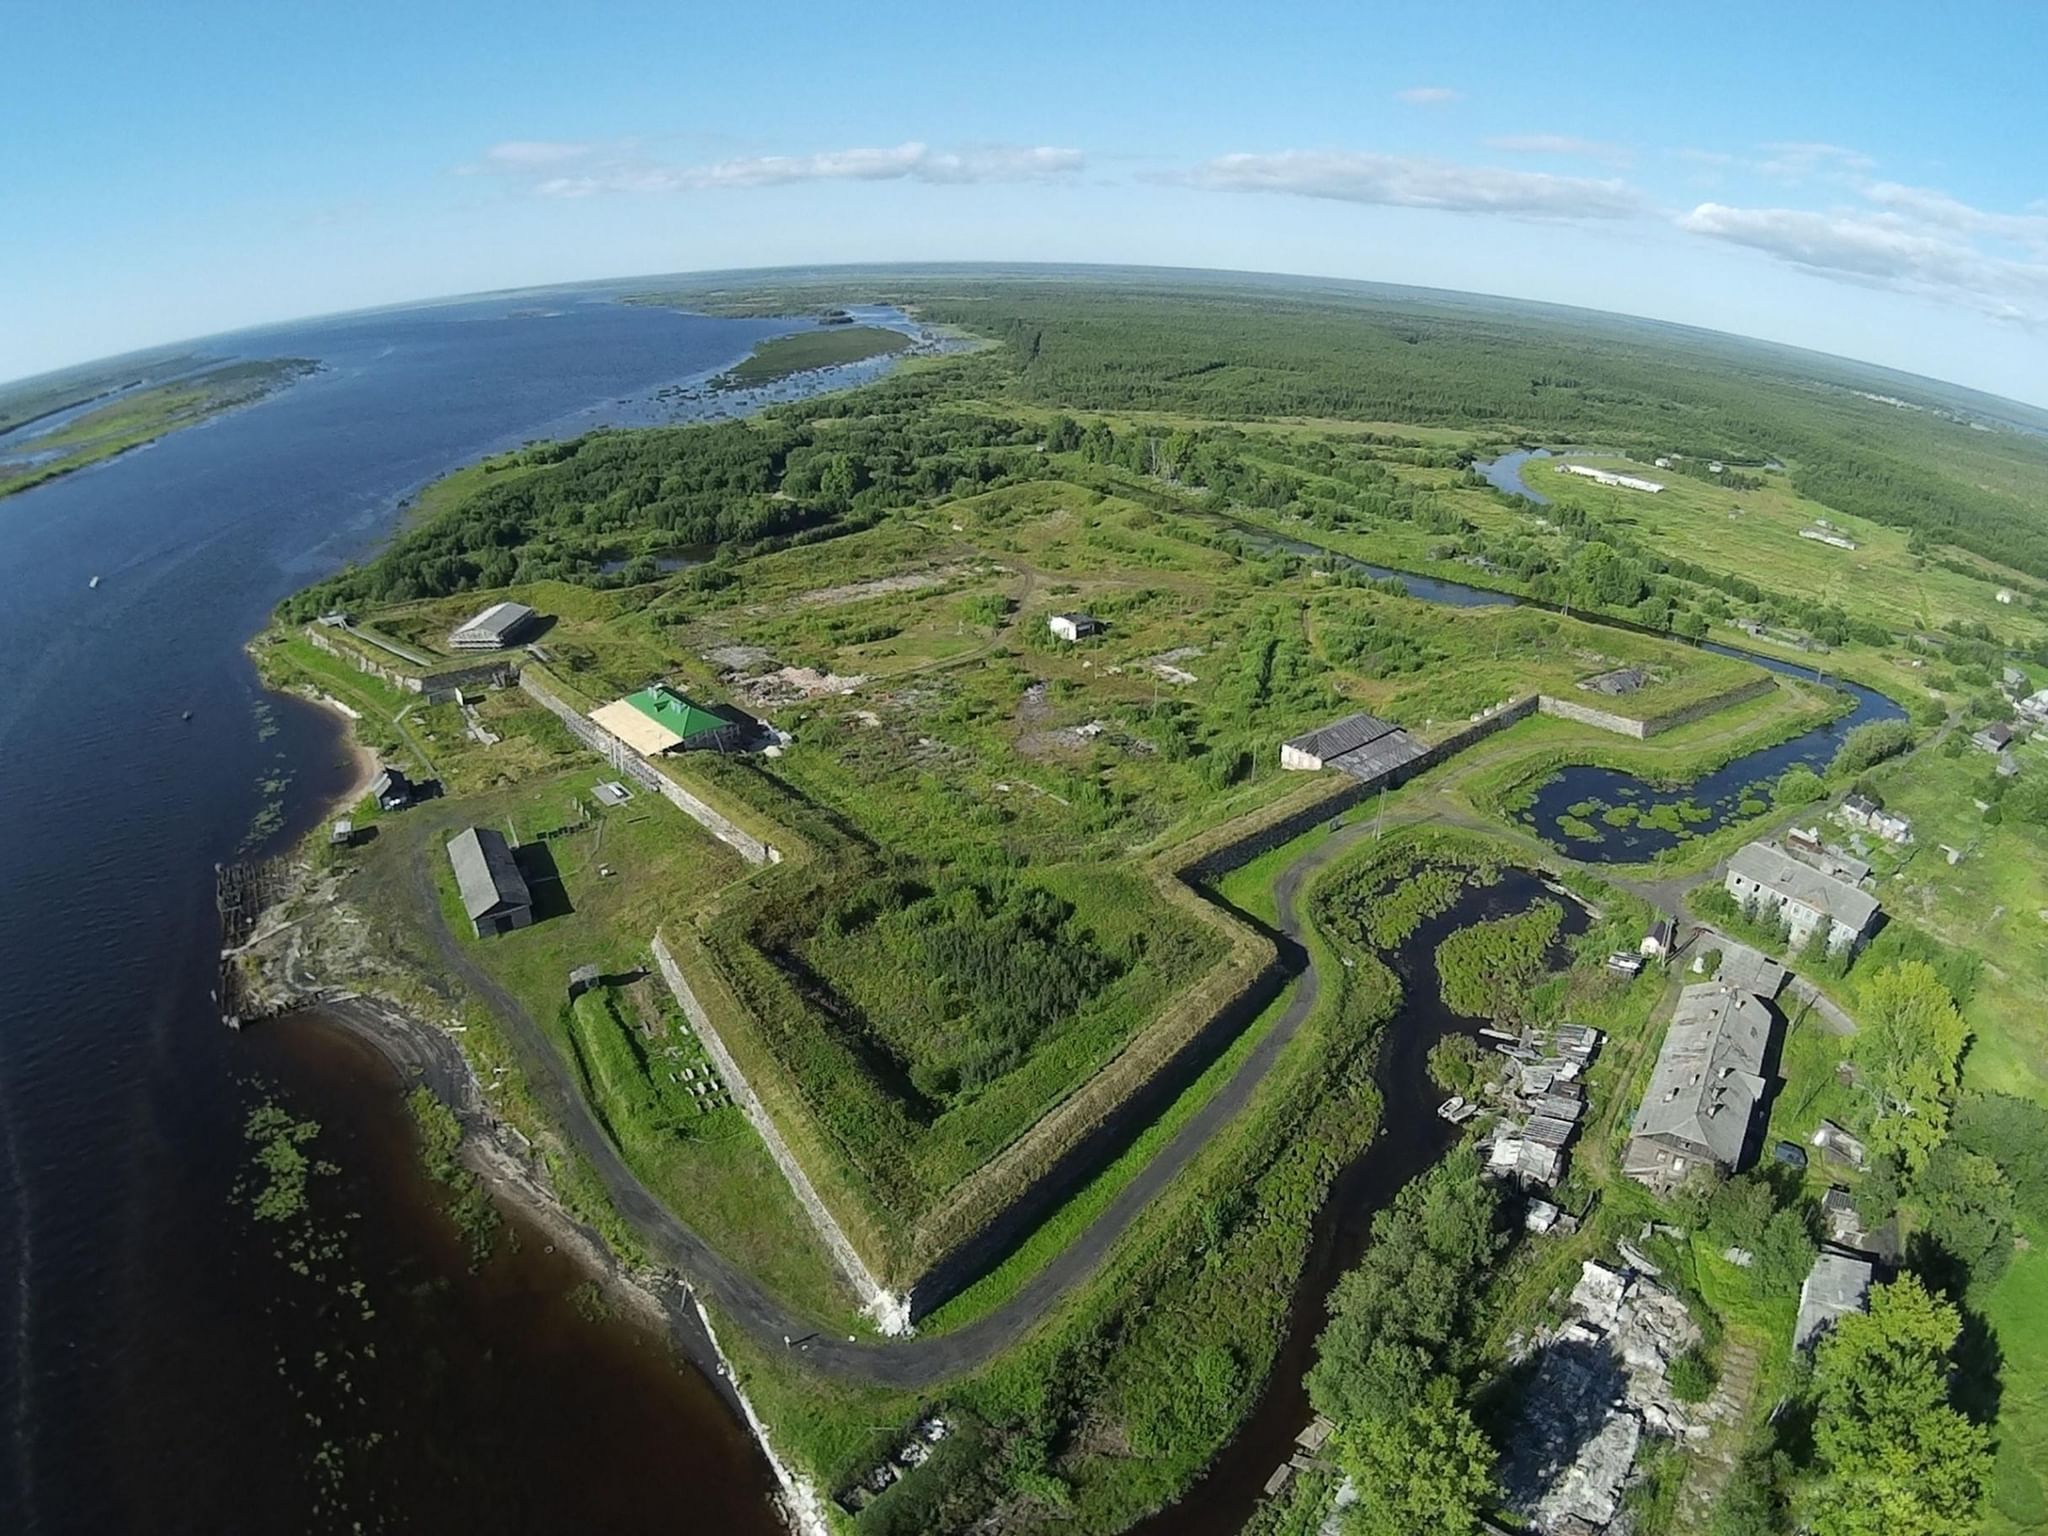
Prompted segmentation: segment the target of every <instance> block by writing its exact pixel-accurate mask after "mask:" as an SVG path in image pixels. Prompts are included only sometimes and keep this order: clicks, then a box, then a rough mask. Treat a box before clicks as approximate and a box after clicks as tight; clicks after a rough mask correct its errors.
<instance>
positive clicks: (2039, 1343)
mask: <svg viewBox="0 0 2048 1536" xmlns="http://www.w3.org/2000/svg"><path fill="white" fill-rule="evenodd" d="M2021 1230H2022V1236H2023V1237H2024V1239H2025V1241H2026V1244H2027V1246H2026V1248H2025V1250H2024V1251H2023V1252H2021V1253H2018V1254H2016V1255H2014V1257H2013V1261H2012V1265H2011V1267H2010V1268H2008V1269H2007V1270H2006V1272H2005V1273H2004V1274H2003V1275H2001V1276H2000V1277H1999V1281H1998V1284H1997V1285H1996V1286H1995V1287H1993V1288H1992V1291H1991V1294H1990V1295H1989V1296H1987V1297H1986V1298H1985V1299H1984V1313H1985V1316H1986V1317H1987V1318H1988V1319H1989V1320H1990V1322H1991V1326H1992V1329H1993V1330H1994V1331H1995V1332H1996V1333H1997V1335H1998V1347H1999V1352H2000V1354H2001V1356H2002V1362H2001V1365H2000V1369H1999V1387H2000V1392H2001V1395H2000V1398H1999V1404H1998V1425H1997V1434H1998V1461H1997V1464H1996V1465H1995V1466H1994V1467H1993V1469H1992V1474H1991V1499H1990V1507H1989V1509H1988V1511H1987V1512H1986V1515H1985V1520H1984V1530H1985V1532H1986V1536H2018V1533H2020V1532H2038V1531H2048V1229H2044V1228H2042V1227H2041V1226H2040V1225H2039V1224H2038V1223H2029V1224H2026V1225H2024V1226H2023V1227H2022V1229H2021Z"/></svg>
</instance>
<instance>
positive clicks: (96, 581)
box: [86, 576, 100, 587]
mask: <svg viewBox="0 0 2048 1536" xmlns="http://www.w3.org/2000/svg"><path fill="white" fill-rule="evenodd" d="M99 584H100V579H99V577H97V576H95V577H93V579H92V580H91V581H88V582H87V583H86V585H87V586H88V587H97V586H98V585H99Z"/></svg>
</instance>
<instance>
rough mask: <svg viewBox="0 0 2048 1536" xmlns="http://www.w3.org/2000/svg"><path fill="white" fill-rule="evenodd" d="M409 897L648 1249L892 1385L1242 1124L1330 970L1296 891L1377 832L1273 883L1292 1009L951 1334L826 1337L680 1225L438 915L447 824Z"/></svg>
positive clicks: (1077, 1253)
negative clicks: (1083, 1221) (1307, 937)
mask: <svg viewBox="0 0 2048 1536" xmlns="http://www.w3.org/2000/svg"><path fill="white" fill-rule="evenodd" d="M407 830H408V833H409V836H408V841H407V845H406V847H405V848H403V849H401V850H399V856H400V857H401V858H403V859H404V861H405V865H406V869H407V878H406V880H405V882H404V894H405V897H406V899H407V901H408V904H409V905H410V906H411V907H412V909H413V911H412V917H413V921H414V922H415V924H416V925H417V926H418V927H419V929H420V931H421V932H422V933H423V934H425V935H426V936H427V938H428V940H429V941H430V942H431V943H432V945H433V946H434V949H435V952H436V953H437V954H438V956H439V957H440V959H441V961H442V962H443V963H444V964H445V965H446V966H447V967H448V969H449V970H450V971H451V972H453V973H454V974H455V975H457V976H459V977H460V978H461V979H462V981H463V983H464V984H465V985H466V986H467V987H468V988H469V989H470V990H471V992H472V993H474V995H475V996H476V997H478V998H479V999H481V1000H482V1001H483V1003H484V1004H485V1005H486V1006H487V1007H489V1008H490V1009H491V1011H492V1012H493V1013H494V1014H496V1015H497V1016H498V1018H499V1020H500V1021H501V1022H502V1023H503V1024H504V1025H505V1028H506V1030H507V1032H508V1033H509V1035H510V1037H511V1041H512V1044H513V1047H514V1049H515V1050H516V1051H517V1052H518V1055H519V1058H520V1063H521V1065H522V1066H523V1067H524V1068H525V1070H526V1073H527V1077H528V1081H529V1083H530V1085H531V1087H532V1090H533V1093H534V1097H535V1098H536V1099H537V1100H538V1101H539V1103H540V1105H541V1107H542V1109H543V1110H544V1111H545V1112H546V1113H547V1115H548V1117H549V1119H550V1120H551V1122H552V1123H553V1124H554V1125H556V1126H557V1127H559V1128H560V1129H561V1130H562V1131H563V1132H564V1133H565V1134H566V1135H567V1136H568V1137H569V1139H570V1140H571V1141H573V1142H574V1143H575V1145H576V1148H577V1150H578V1151H579V1152H581V1153H582V1154H583V1156H584V1157H585V1158H587V1159H588V1160H589V1162H590V1165H591V1167H592V1168H593V1169H594V1170H595V1171H596V1173H597V1177H598V1180H599V1182H600V1183H601V1184H603V1186H604V1189H605V1193H606V1194H607V1195H608V1196H609V1197H610V1199H611V1201H612V1204H613V1205H614V1206H615V1207H616V1208H617V1210H618V1212H619V1214H620V1215H621V1216H622V1217H623V1218H624V1219H625V1220H626V1222H627V1223H628V1224H629V1225H631V1226H632V1228H633V1230H634V1232H635V1233H636V1234H637V1235H638V1236H639V1238H640V1240H641V1242H642V1243H644V1244H645V1245H646V1247H647V1250H648V1252H649V1253H650V1254H652V1255H653V1256H654V1257H655V1258H656V1259H658V1260H659V1261H660V1262H662V1263H664V1264H666V1265H669V1266H670V1267H672V1268H673V1269H674V1270H675V1271H676V1272H677V1273H678V1274H680V1275H681V1276H682V1277H683V1278H684V1279H685V1280H687V1281H688V1282H689V1283H690V1284H692V1285H694V1286H696V1287H697V1288H698V1289H699V1290H701V1291H702V1292H703V1293H704V1294H705V1295H707V1296H708V1297H710V1298H712V1299H713V1300H714V1301H716V1302H717V1304H718V1306H719V1308H720V1310H721V1311H722V1312H723V1313H724V1315H725V1316H727V1317H729V1318H731V1319H732V1320H733V1322H735V1323H736V1324H737V1325H738V1326H739V1327H742V1328H744V1329H745V1330H746V1331H747V1332H748V1334H750V1335H751V1336H752V1337H753V1338H754V1340H755V1341H756V1342H757V1343H759V1344H761V1345H763V1346H767V1347H770V1348H780V1347H782V1342H783V1340H784V1339H801V1340H805V1341H806V1342H805V1343H804V1344H803V1345H802V1346H801V1347H800V1348H799V1349H798V1350H796V1351H795V1352H794V1354H795V1356H796V1358H798V1359H799V1360H800V1362H801V1363H802V1364H803V1365H805V1366H807V1367H809V1368H811V1369H813V1370H817V1371H819V1372H822V1373H824V1374H827V1375H831V1376H836V1377H841V1378H845V1379H848V1380H854V1381H862V1382H870V1383H874V1384H877V1385H882V1386H890V1387H901V1388H913V1389H914V1388H924V1387H930V1386H935V1385H937V1384H939V1383H941V1382H944V1381H948V1380H951V1379H952V1378H954V1377H957V1376H960V1375H963V1374H965V1373H966V1372H968V1371H971V1370H974V1369H975V1368H976V1367H978V1366H980V1365H982V1364H984V1363H985V1362H987V1361H988V1360H990V1359H992V1358H994V1356H996V1355H997V1354H999V1353H1001V1352H1002V1351H1003V1350H1004V1349H1007V1348H1008V1347H1009V1346H1010V1345H1012V1344H1014V1343H1015V1342H1016V1341H1017V1340H1018V1339H1020V1338H1022V1337H1023V1336H1024V1335H1025V1334H1026V1333H1028V1332H1029V1331H1030V1330H1031V1329H1032V1328H1033V1327H1034V1326H1035V1325H1036V1324H1037V1323H1038V1322H1039V1321H1041V1320H1042V1319H1043V1318H1044V1317H1045V1316H1046V1314H1047V1313H1048V1312H1050V1311H1051V1309H1052V1308H1053V1306H1054V1305H1055V1304H1056V1303H1057V1302H1058V1301H1059V1300H1060V1299H1061V1298H1062V1297H1064V1296H1065V1295H1066V1294H1067V1293H1068V1292H1069V1291H1071V1290H1073V1289H1074V1288H1075V1287H1076V1286H1078V1285H1080V1284H1081V1283H1082V1282H1084V1281H1086V1280H1087V1279H1088V1278H1089V1277H1090V1276H1092V1275H1093V1274H1094V1273H1095V1272H1096V1271H1097V1270H1098V1269H1100V1268H1101V1267H1102V1263H1103V1261H1104V1260H1105V1259H1106V1258H1107V1257H1108V1256H1109V1252H1110V1249H1111V1248H1112V1247H1113V1246H1114V1245H1115V1244H1116V1241H1117V1239H1118V1238H1120V1237H1121V1236H1122V1235H1123V1233H1124V1231H1125V1229H1126V1228H1128V1227H1129V1226H1130V1225H1131V1223H1132V1222H1133V1221H1134V1220H1135V1219H1136V1218H1137V1216H1138V1213H1139V1212H1140V1211H1142V1210H1143V1209H1144V1208H1145V1207H1146V1206H1147V1205H1148V1204H1150V1203H1151V1202H1152V1200H1153V1199H1154V1198H1155V1197H1157V1196H1158V1195H1159V1194H1160V1193H1161V1192H1162V1191H1163V1190H1164V1189H1165V1188H1166V1186H1167V1185H1168V1184H1169V1183H1170V1182H1171V1181H1172V1180H1173V1178H1174V1177H1175V1176H1176V1175H1177V1174H1179V1173H1180V1172H1181V1171H1182V1170H1183V1169H1184V1168H1186V1167H1187V1166H1188V1164H1189V1163H1190V1162H1192V1161H1193V1160H1194V1158H1195V1157H1196V1155H1197V1154H1199V1153H1200V1152H1201V1151H1202V1149H1203V1148H1204V1147H1205V1146H1207V1145H1208V1144H1209V1142H1210V1140H1211V1139H1212V1138H1213V1137H1214V1136H1215V1135H1216V1133H1217V1132H1218V1131H1220V1130H1222V1129H1223V1128H1224V1127H1225V1126H1226V1125H1228V1124H1229V1123H1230V1122H1231V1121H1232V1120H1233V1119H1235V1118H1236V1117H1237V1115H1238V1113H1239V1111H1241V1110H1242V1109H1243V1108H1244V1107H1245V1105H1246V1104H1248V1103H1249V1102H1250V1100H1251V1097H1252V1095H1253V1094H1254V1093H1256V1092H1257V1091H1258V1089H1259V1085H1260V1084H1261V1083H1263V1082H1264V1081H1265V1079H1266V1076H1267V1074H1268V1073H1269V1072H1271V1071H1272V1069H1273V1065H1274V1063H1275V1062H1276V1061H1277V1060H1278V1059H1279V1056H1280V1053H1281V1052H1282V1051H1283V1050H1285V1049H1286V1047H1287V1045H1288V1043H1289V1042H1290V1041H1292V1040H1293V1039H1294V1037H1295V1035H1296V1034H1298V1033H1299V1032H1300V1029H1301V1026H1302V1024H1303V1023H1304V1022H1305V1021H1306V1020H1307V1019H1308V1017H1309V1015H1310V1013H1311V1012H1313V1011H1314V1008H1315V1005H1316V1000H1317V998H1318V997H1320V996H1321V993H1322V983H1323V977H1322V975H1321V974H1320V972H1319V971H1318V969H1317V968H1316V967H1315V966H1314V965H1313V964H1312V963H1310V959H1309V955H1308V952H1307V951H1306V949H1304V948H1303V946H1302V945H1301V944H1300V942H1299V936H1300V918H1299V916H1298V914H1297V912H1296V910H1295V902H1296V897H1297V896H1298V894H1299V892H1300V890H1301V887H1302V885H1303V883H1304V882H1305V881H1306V880H1307V879H1308V878H1309V877H1310V876H1311V875H1312V874H1313V873H1314V872H1315V871H1316V870H1318V869H1321V868H1322V867H1323V866H1325V865H1327V864H1328V863H1329V862H1330V861H1331V860H1332V859H1335V858H1337V857H1339V856H1340V855H1341V854H1343V853H1344V852H1346V851H1347V850H1348V849H1350V848H1351V847H1352V846H1353V845H1354V844H1356V843H1357V842H1358V841H1359V840H1360V839H1361V838H1363V837H1365V836H1366V835H1367V834H1369V833H1370V832H1371V830H1372V828H1371V825H1370V824H1369V823H1365V822H1359V823H1355V824H1353V825H1352V826H1349V827H1347V828H1345V829H1344V830H1343V831H1341V832H1339V833H1338V834H1337V835H1336V836H1334V837H1332V838H1330V839H1328V840H1327V841H1326V842H1324V843H1323V844H1322V845H1321V846H1319V847H1317V848H1316V849H1314V850H1313V851H1311V852H1310V853H1307V854H1305V855H1303V856H1302V857H1301V858H1300V859H1297V860H1296V861H1295V862H1294V863H1293V864H1292V865H1290V866H1288V868H1287V869H1286V871H1285V872H1284V873H1283V874H1282V875H1281V876H1280V877H1279V879H1278V881H1277V882H1276V884H1275V894H1276V896H1277V900H1278V907H1277V910H1278V915H1279V919H1280V929H1281V932H1282V934H1283V936H1284V941H1283V943H1282V945H1281V951H1282V959H1283V963H1286V964H1288V965H1289V966H1290V968H1292V969H1294V970H1296V971H1297V972H1298V974H1299V981H1298V983H1297V985H1296V986H1295V989H1294V994H1293V996H1292V997H1291V998H1290V999H1289V1001H1288V1004H1287V1007H1286V1009H1285V1011H1284V1012H1283V1013H1282V1014H1281V1016H1280V1018H1279V1019H1278V1020H1277V1021H1275V1023H1274V1024H1273V1026H1272V1027H1271V1028H1270V1029H1269V1030H1268V1031H1267V1032H1266V1034H1265V1036H1264V1037H1263V1038H1262V1039H1261V1040H1260V1041H1259V1042H1258V1044H1257V1045H1255V1046H1254V1047H1253V1048H1252V1050H1251V1052H1250V1053H1249V1054H1248V1055H1247V1056H1246V1057H1245V1059H1244V1061H1243V1063H1242V1064H1241V1065H1240V1066H1239V1067H1238V1069H1237V1071H1236V1072H1234V1073H1233V1074H1232V1075H1231V1077H1230V1079H1229V1081H1228V1082H1226V1083H1225V1084H1224V1085H1223V1086H1222V1087H1221V1088H1219V1089H1218V1090H1217V1091H1216V1092H1215V1093H1214V1094H1213V1095H1212V1096H1211V1097H1210V1099H1209V1101H1208V1102H1207V1103H1205V1104H1204V1105H1203V1106H1202V1107H1201V1108H1200V1109H1199V1110H1197V1111H1196V1112H1195V1113H1194V1115H1192V1116H1191V1117H1190V1118H1189V1119H1188V1121H1187V1123H1186V1124H1184V1125H1183V1126H1182V1127H1181V1128H1180V1130H1179V1131H1178V1132H1176V1133H1175V1134H1174V1137H1173V1139H1172V1140H1171V1141H1169V1142H1168V1143H1167V1144H1166V1146H1165V1147H1164V1148H1162V1149H1161V1150H1160V1151H1159V1152H1158V1153H1156V1154H1155V1155H1154V1156H1153V1157H1152V1159H1151V1160H1150V1161H1149V1162H1147V1163H1146V1165H1145V1166H1144V1167H1143V1168H1142V1169H1141V1170H1140V1171H1139V1172H1138V1174H1137V1176H1136V1177H1134V1178H1133V1179H1132V1180H1131V1182H1130V1183H1129V1184H1127V1185H1125V1186H1124V1188H1123V1189H1122V1191H1120V1192H1119V1193H1118V1195H1117V1196H1116V1198H1115V1199H1114V1200H1112V1201H1111V1202H1110V1204H1109V1206H1108V1207H1107V1208H1106V1209H1105V1210H1104V1211H1103V1212H1102V1213H1101V1214H1100V1215H1099V1216H1097V1217H1096V1218H1095V1220H1094V1221H1092V1222H1091V1223H1089V1225H1088V1226H1087V1227H1086V1228H1085V1229H1084V1230H1083V1231H1082V1232H1081V1234H1080V1236H1078V1237H1077V1238H1075V1239H1074V1241H1073V1242H1072V1243H1070V1244H1068V1245H1067V1247H1066V1248H1065V1249H1063V1250H1061V1252H1060V1253H1059V1254H1058V1255H1057V1256H1056V1257H1055V1258H1053V1259H1052V1260H1051V1261H1050V1262H1049V1263H1047V1264H1046V1265H1045V1267H1044V1268H1042V1269H1040V1270H1039V1271H1038V1272H1037V1273H1036V1274H1034V1275H1033V1276H1032V1277H1031V1278H1030V1279H1029V1280H1027V1281H1026V1282H1025V1283H1024V1285H1023V1286H1022V1287H1021V1288H1020V1289H1019V1290H1018V1291H1017V1293H1016V1294H1015V1295H1013V1296H1012V1297H1011V1298H1010V1299H1009V1300H1008V1301H1006V1302H1003V1303H1002V1304H1001V1305H1000V1306H997V1307H996V1308H995V1309H993V1310H992V1311H990V1312H988V1313H987V1314H985V1315H984V1316H982V1317H981V1318H979V1319H977V1320H976V1321H975V1322H972V1323H969V1324H967V1325H966V1326H964V1327H961V1328H959V1329H956V1330H954V1331H953V1332H951V1333H943V1334H933V1335H930V1336H917V1337H912V1338H907V1339H856V1340H849V1339H847V1338H846V1337H844V1336H843V1335H839V1334H836V1333H835V1334H829V1335H828V1334H824V1333H822V1332H821V1330H820V1328H819V1325H818V1323H817V1321H816V1320H815V1319H813V1318H810V1317H808V1316H805V1315H804V1314H802V1313H800V1312H798V1311H796V1310H795V1309H793V1308H791V1307H790V1306H789V1305H787V1304H786V1303H785V1302H783V1301H782V1300H781V1299H780V1298H779V1297H777V1296H775V1295H773V1294H772V1293H770V1292H769V1291H768V1290H766V1289H765V1288H763V1287H762V1286H761V1285H760V1284H759V1283H758V1282H757V1281H756V1280H755V1279H754V1278H753V1277H752V1276H751V1275H749V1274H748V1273H746V1272H745V1271H744V1270H742V1269H740V1268H739V1267H738V1266H737V1265H735V1264H733V1263H732V1262H731V1261H730V1260H728V1259H727V1258H726V1257H725V1256H724V1255H723V1254H722V1253H720V1252H719V1251H718V1250H717V1249H716V1248H714V1247H713V1246H712V1245H711V1244H710V1243H708V1242H707V1241H705V1239H704V1238H702V1237H701V1236H699V1235H698V1234H697V1233H696V1232H695V1231H694V1230H693V1229H692V1228H690V1227H689V1226H688V1225H686V1224H685V1223H684V1222H682V1221H681V1220H679V1219H678V1218H677V1217H676V1215H675V1213H674V1212H672V1211H670V1210H669V1209H668V1207H667V1206H666V1205H664V1204H663V1203H662V1202H661V1200H660V1199H659V1198H657V1197H656V1196H655V1194H654V1193H653V1192H652V1191H651V1190H649V1189H648V1188H647V1186H646V1185H645V1184H643V1183H642V1182H641V1181H640V1179H639V1176H638V1175H636V1174H635V1173H634V1172H633V1171H632V1169H630V1168H628V1167H627V1166H626V1164H625V1162H624V1160H623V1159H622V1158H621V1157H620V1156H619V1153H618V1149H617V1148H616V1147H614V1146H613V1145H612V1143H611V1140H610V1138H609V1137H607V1136H606V1135H605V1133H604V1131H603V1129H602V1127H600V1126H599V1125H598V1123H597V1120H596V1118H595V1117H594V1116H593V1115H592V1114H591V1112H590V1107H589V1105H588V1104H587V1103H585V1101H584V1098H583V1095H582V1093H581V1092H580V1091H579V1090H578V1088H577V1085H576V1083H575V1081H574V1080H573V1079H572V1077H571V1076H570V1074H569V1070H568V1066H567V1064H566V1063H565V1062H564V1061H563V1060H562V1058H561V1055H560V1053H559V1052H558V1051H556V1049H555V1047H554V1045H553V1042H551V1041H550V1040H549V1039H548V1038H547V1036H546V1035H545V1034H544V1033H543V1032H542V1031H541V1028H540V1026H539V1025H537V1024H536V1023H535V1022H534V1020H533V1018H532V1017H531V1015H529V1014H528V1013H527V1011H526V1009H525V1008H524V1007H522V1006H521V1004H520V1003H519V1000H518V999H517V998H515V997H514V996H513V995H512V994H511V993H510V992H508V991H507V990H506V989H505V988H504V987H503V986H501V985H500V984H499V983H498V982H497V981H496V980H494V979H493V978H492V977H491V976H490V975H489V973H488V972H486V971H484V970H483V969H482V968H481V967H480V966H478V965H477V963H476V962H475V960H474V959H473V958H472V957H471V956H470V955H469V953H468V952H467V951H466V950H465V949H464V947H463V945H462V943H461V941H460V940H458V939H457V938H456V937H455V935H454V934H452V933H451V932H450V931H449V930H448V926H447V924H446V923H445V922H444V921H443V920H442V916H441V908H440V903H439V901H438V899H437V898H436V895H435V891H434V882H433V874H432V865H431V863H430V860H431V859H432V858H433V857H435V856H436V853H437V839H435V838H434V836H433V833H435V832H437V831H445V830H446V828H445V827H443V826H441V825H439V824H438V823H437V822H434V821H431V820H430V819H429V818H427V817H420V818H418V819H417V820H416V821H415V822H414V823H413V825H412V826H411V827H409V828H408V829H407Z"/></svg>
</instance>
